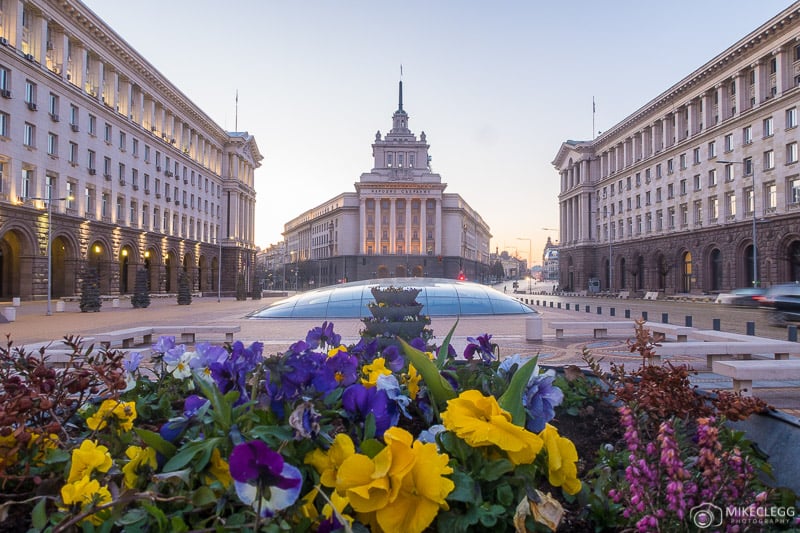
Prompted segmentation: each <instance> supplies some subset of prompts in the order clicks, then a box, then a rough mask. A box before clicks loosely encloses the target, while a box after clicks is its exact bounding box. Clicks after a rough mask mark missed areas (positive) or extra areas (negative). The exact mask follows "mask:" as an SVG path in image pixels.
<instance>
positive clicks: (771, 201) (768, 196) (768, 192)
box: [764, 181, 778, 212]
mask: <svg viewBox="0 0 800 533" xmlns="http://www.w3.org/2000/svg"><path fill="white" fill-rule="evenodd" d="M777 205H778V187H777V186H776V185H775V182H774V181H772V182H769V183H767V184H766V185H765V186H764V207H765V208H766V209H767V212H772V211H775V208H776V207H777Z"/></svg>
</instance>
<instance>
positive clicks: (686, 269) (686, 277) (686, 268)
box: [681, 252, 692, 292]
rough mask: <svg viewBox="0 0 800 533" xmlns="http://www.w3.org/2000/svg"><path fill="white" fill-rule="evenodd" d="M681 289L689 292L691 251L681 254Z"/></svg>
mask: <svg viewBox="0 0 800 533" xmlns="http://www.w3.org/2000/svg"><path fill="white" fill-rule="evenodd" d="M681 290H682V291H683V292H691V290H692V252H684V254H683V275H682V276H681Z"/></svg>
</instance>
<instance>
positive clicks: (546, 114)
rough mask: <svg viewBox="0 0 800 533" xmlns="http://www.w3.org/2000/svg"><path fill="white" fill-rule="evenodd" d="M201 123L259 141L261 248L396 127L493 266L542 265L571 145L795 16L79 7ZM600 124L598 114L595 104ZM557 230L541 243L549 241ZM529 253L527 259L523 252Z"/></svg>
mask: <svg viewBox="0 0 800 533" xmlns="http://www.w3.org/2000/svg"><path fill="white" fill-rule="evenodd" d="M85 4H86V5H87V6H89V8H90V9H92V10H93V11H95V13H97V15H98V16H99V17H100V18H102V19H103V20H105V21H106V23H108V25H109V26H110V27H111V28H112V29H113V30H114V31H116V32H117V33H118V34H119V35H120V37H122V38H123V39H124V40H125V41H127V42H128V43H129V44H130V45H131V46H132V47H133V48H134V49H136V50H137V51H138V52H139V53H140V54H141V55H142V56H143V57H144V58H145V59H146V60H147V61H148V62H149V63H151V64H152V65H153V66H154V67H155V68H156V69H158V70H159V71H160V72H161V73H162V74H163V75H164V76H166V77H167V78H168V79H169V80H171V82H172V83H173V84H174V85H175V86H176V87H177V88H178V89H179V90H180V91H181V92H183V93H184V94H185V95H186V96H188V97H189V99H191V100H192V101H193V102H194V103H195V104H196V105H197V106H198V107H200V109H202V110H203V111H204V112H205V113H206V114H207V115H208V116H209V117H211V118H212V119H213V120H214V121H215V122H217V123H218V124H219V125H220V126H222V127H223V128H225V129H227V130H229V131H234V130H235V129H236V127H237V123H236V103H235V96H236V93H237V91H238V95H239V102H238V130H239V131H247V132H249V133H250V134H252V135H254V136H255V139H256V142H257V144H258V147H259V149H260V150H261V153H262V154H263V156H264V160H263V161H262V165H261V167H260V168H259V169H258V170H256V173H255V181H256V191H257V195H258V196H257V206H256V211H257V215H256V238H255V240H256V244H257V245H258V246H261V247H265V246H268V245H270V244H274V243H277V242H278V241H280V240H282V237H281V233H282V231H283V227H284V224H285V223H286V222H288V221H289V220H291V219H292V218H294V217H295V216H297V215H299V214H301V213H302V212H303V211H305V210H307V209H310V208H312V207H315V206H317V205H319V204H321V203H323V202H325V201H326V200H328V199H330V198H332V197H333V196H335V195H337V194H339V193H341V192H345V191H354V188H353V184H354V183H355V182H357V181H358V179H359V176H360V175H361V174H362V173H363V172H368V171H369V170H370V169H371V167H372V150H371V144H372V142H373V141H374V139H375V132H376V131H377V130H380V131H381V132H383V133H386V132H387V131H388V130H389V129H390V128H391V124H392V120H391V117H392V113H393V112H394V111H395V110H396V109H397V82H398V81H399V77H400V65H402V66H403V108H404V109H405V110H406V111H407V112H408V114H409V127H410V128H411V130H412V132H414V133H415V134H417V135H419V134H420V133H421V132H422V131H425V133H426V135H427V140H428V143H429V144H430V155H431V156H432V158H433V159H432V162H431V165H432V168H433V170H434V172H437V173H439V174H441V176H442V180H443V181H444V182H446V183H447V184H448V186H447V189H446V191H447V192H449V193H458V194H460V195H461V196H462V197H463V198H464V200H465V201H466V202H467V203H469V204H470V205H471V206H472V207H473V208H474V209H476V210H477V211H478V213H480V214H481V216H482V217H483V219H484V220H485V221H486V223H487V224H488V225H489V227H490V228H491V232H492V235H493V238H492V240H491V250H492V251H493V252H494V251H495V249H499V250H500V251H503V250H507V251H509V253H511V254H515V253H516V254H518V255H519V256H520V257H524V258H527V257H528V253H529V247H530V248H532V250H533V252H532V255H533V263H534V264H536V263H540V262H541V256H542V251H543V247H544V244H545V241H546V240H547V237H548V236H551V237H552V238H553V239H554V240H555V239H557V238H558V233H557V231H555V230H556V229H557V228H558V220H559V214H558V193H559V177H558V173H557V172H556V171H555V169H554V168H553V166H552V164H551V162H552V161H553V158H554V157H555V155H556V153H557V151H558V149H559V147H560V146H561V143H562V142H563V141H565V140H567V139H575V140H586V139H590V138H591V137H592V135H593V128H592V124H593V120H594V124H595V127H594V130H597V131H604V130H605V129H607V128H609V127H611V126H613V125H615V124H616V123H617V122H619V121H621V120H622V119H624V118H625V117H627V116H628V115H630V114H632V113H633V112H635V111H636V110H637V109H639V108H640V107H641V106H643V105H644V104H646V103H647V102H649V101H650V100H652V99H653V98H655V97H656V96H658V95H659V94H661V93H662V92H664V91H665V90H666V89H668V88H669V87H670V86H672V85H674V84H675V83H677V82H679V81H680V80H681V79H683V78H684V77H685V76H687V75H688V74H690V73H691V72H693V71H694V70H696V69H697V68H699V67H700V66H702V65H703V64H704V63H706V62H707V61H709V60H710V59H712V58H713V57H715V56H716V55H718V54H719V53H721V52H723V51H724V50H726V49H727V48H728V47H730V46H731V45H733V44H734V43H735V42H736V41H738V40H739V39H741V38H743V37H744V36H745V35H747V34H748V33H750V32H751V31H753V30H754V29H756V27H758V26H759V25H760V24H762V23H763V22H765V21H767V20H768V19H769V18H771V17H772V16H774V15H776V14H777V13H779V12H780V11H781V10H783V9H785V8H786V7H788V6H789V5H791V2H789V1H787V0H781V1H778V0H759V1H757V2H754V1H752V0H702V1H699V2H698V1H688V0H673V1H670V2H653V1H634V0H627V1H622V0H607V1H588V0H576V1H573V2H557V1H550V2H544V1H534V0H530V1H522V0H511V1H502V0H498V1H493V2H489V1H472V0H464V1H456V0H438V1H430V0H427V1H423V0H405V1H403V2H386V1H381V0H372V1H366V0H343V1H334V0H307V1H295V2H292V1H289V0H283V1H277V0H228V1H227V2H219V1H216V0H168V1H164V0H158V1H156V0H137V1H136V2H130V0H86V1H85ZM593 99H594V101H595V103H596V112H595V113H594V117H593V113H592V100H593ZM543 228H550V229H543ZM528 239H530V245H529V243H528Z"/></svg>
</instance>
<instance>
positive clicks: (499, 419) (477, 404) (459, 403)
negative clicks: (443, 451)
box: [442, 390, 544, 465]
mask: <svg viewBox="0 0 800 533" xmlns="http://www.w3.org/2000/svg"><path fill="white" fill-rule="evenodd" d="M442 423H443V424H444V427H445V428H447V430H448V431H452V432H453V433H455V434H456V435H458V436H459V437H460V438H462V439H464V441H465V442H466V443H467V444H469V445H470V446H472V447H473V448H477V447H482V446H497V447H498V448H500V449H501V450H503V451H504V452H506V454H507V455H508V458H509V460H510V461H511V462H512V463H514V464H517V465H519V464H528V463H532V462H533V460H534V459H536V456H537V455H538V454H539V452H540V451H541V449H542V446H543V444H544V443H543V441H542V439H541V438H540V437H539V436H538V435H536V434H535V433H531V432H530V431H527V430H526V429H525V428H523V427H520V426H517V425H516V424H514V423H513V422H512V421H511V414H509V413H508V411H505V410H504V409H502V408H501V407H500V405H498V403H497V399H496V398H495V397H494V396H484V395H483V394H482V393H481V392H480V391H478V390H468V391H464V392H462V393H461V394H460V395H459V396H458V398H454V399H452V400H448V401H447V410H446V411H445V412H444V413H442Z"/></svg>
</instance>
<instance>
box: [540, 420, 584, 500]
mask: <svg viewBox="0 0 800 533" xmlns="http://www.w3.org/2000/svg"><path fill="white" fill-rule="evenodd" d="M539 436H540V437H542V439H544V446H545V449H546V450H547V477H548V480H549V481H550V484H551V485H553V486H554V487H562V488H563V489H564V492H566V493H567V494H577V493H578V492H580V490H581V481H580V480H579V479H578V466H577V464H576V463H577V461H578V451H577V450H576V449H575V444H573V442H572V441H571V440H569V439H568V438H566V437H562V436H561V435H559V434H558V430H557V429H556V428H555V427H553V426H551V425H550V424H547V425H545V428H544V429H543V430H542V432H541V433H539Z"/></svg>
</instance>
